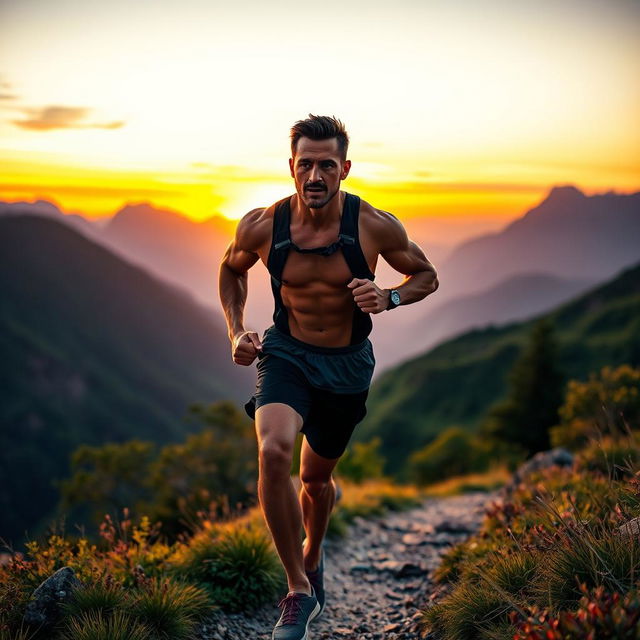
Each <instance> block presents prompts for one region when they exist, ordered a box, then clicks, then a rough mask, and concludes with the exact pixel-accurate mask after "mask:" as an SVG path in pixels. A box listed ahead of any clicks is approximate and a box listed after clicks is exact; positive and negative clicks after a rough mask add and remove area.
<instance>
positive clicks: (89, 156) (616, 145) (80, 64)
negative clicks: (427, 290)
mask: <svg viewBox="0 0 640 640" xmlns="http://www.w3.org/2000/svg"><path fill="white" fill-rule="evenodd" d="M0 24H1V25H2V27H1V31H2V37H1V38H0V199H1V200H6V201H13V200H20V199H27V200H32V199H34V198H47V199H51V200H53V201H55V202H56V203H57V204H58V205H59V206H61V207H62V208H63V209H65V210H67V211H80V212H82V213H84V214H86V215H89V216H92V217H97V216H103V215H107V214H112V213H114V212H115V211H116V210H117V209H118V208H120V207H121V206H122V205H123V204H124V203H126V202H128V201H141V200H148V201H150V202H153V203H154V204H157V205H159V206H166V207H171V208H174V209H176V210H179V211H181V212H183V213H184V214H185V215H188V216H190V217H192V218H194V219H204V218H207V217H209V216H211V215H213V214H216V213H221V214H223V215H226V216H228V217H232V218H237V217H239V216H241V215H242V214H243V213H245V212H246V211H247V210H249V209H251V208H253V207H255V206H259V205H266V204H269V203H270V202H272V201H274V200H276V199H278V198H280V197H283V196H285V195H287V194H288V193H291V192H292V183H291V179H290V177H289V175H288V167H287V158H288V157H289V140H288V131H289V127H290V126H291V124H292V123H293V122H294V121H295V120H298V119H301V118H304V117H306V116H307V114H308V113H309V112H311V113H320V114H329V115H332V114H334V115H336V116H338V117H339V118H341V119H342V120H343V121H344V122H345V123H346V125H347V129H348V131H349V133H350V136H351V140H352V142H351V146H350V153H349V156H350V158H351V160H352V162H353V168H352V172H351V176H350V177H349V179H348V180H347V182H345V183H344V188H345V189H346V190H348V191H352V192H355V193H358V194H359V195H361V196H363V197H364V198H366V199H367V200H369V201H370V202H371V203H372V204H373V205H374V206H377V207H380V208H383V209H387V210H389V211H392V212H394V213H396V214H398V215H399V216H400V217H403V218H409V217H411V216H420V215H423V216H427V217H429V218H430V219H431V220H432V221H433V225H434V230H435V232H436V235H437V234H440V235H439V237H438V239H439V240H440V241H442V242H449V241H453V240H457V239H460V237H461V236H463V235H464V234H465V233H468V230H470V229H472V228H473V229H474V230H476V229H489V228H497V227H498V226H501V225H503V224H504V223H505V222H506V221H507V220H509V219H512V218H514V217H516V216H518V215H521V214H522V213H523V212H524V210H526V209H527V208H529V207H531V206H534V205H535V204H536V203H537V202H539V201H540V199H541V198H542V197H544V194H545V193H546V192H547V191H548V190H549V188H550V187H551V186H553V185H554V184H567V183H571V184H575V185H576V186H578V187H579V188H581V189H582V190H583V191H585V192H586V193H589V194H591V193H598V192H604V191H608V190H616V191H622V192H631V191H637V190H639V189H640V118H639V117H638V114H640V2H638V1H634V0H627V1H621V0H618V1H609V2H602V1H600V0H599V1H591V0H571V1H569V0H553V1H552V0H536V1H529V0H526V1H525V0H510V1H503V0H485V1H478V0H473V1H471V0H469V1H462V0H449V1H442V2H440V1H430V0H423V1H406V0H397V1H396V2H393V3H391V2H376V1H375V0H367V1H366V2H365V1H363V2H360V1H350V2H334V1H332V0H330V1H325V2H321V3H313V4H310V3H304V2H296V3H293V2H280V3H263V2H235V3H230V2H224V3H222V2H215V1H211V0H138V1H137V2H130V1H128V0H111V1H110V2H104V1H100V2H97V1H94V0H82V1H80V0H57V1H56V0H21V1H20V2H3V3H1V4H0ZM465 229H466V230H467V231H465Z"/></svg>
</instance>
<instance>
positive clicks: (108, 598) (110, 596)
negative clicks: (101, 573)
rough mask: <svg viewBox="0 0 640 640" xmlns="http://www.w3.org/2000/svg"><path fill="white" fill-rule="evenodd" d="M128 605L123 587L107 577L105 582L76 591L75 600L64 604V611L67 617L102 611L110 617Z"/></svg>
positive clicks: (72, 599) (101, 581) (97, 582)
mask: <svg viewBox="0 0 640 640" xmlns="http://www.w3.org/2000/svg"><path fill="white" fill-rule="evenodd" d="M128 603H129V598H128V597H127V592H126V591H125V590H124V588H123V587H122V585H121V584H120V583H118V582H115V581H114V580H113V579H111V576H107V578H106V579H105V580H100V581H96V582H94V583H92V584H88V585H86V586H85V587H81V588H78V589H76V590H75V591H74V592H73V598H71V600H69V602H66V603H65V604H63V605H62V609H63V612H64V615H65V616H73V617H80V616H82V615H85V614H86V615H89V614H92V613H98V612H100V611H101V612H102V613H104V614H106V615H109V614H111V613H113V612H114V611H116V610H117V609H125V608H126V607H127V605H128Z"/></svg>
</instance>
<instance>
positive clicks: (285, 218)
mask: <svg viewBox="0 0 640 640" xmlns="http://www.w3.org/2000/svg"><path fill="white" fill-rule="evenodd" d="M292 197H293V196H289V197H287V198H283V199H282V200H279V201H278V202H277V203H276V208H275V212H274V214H273V238H272V241H271V248H270V250H269V258H268V260H267V269H268V270H269V273H270V274H271V290H272V291H273V298H274V301H275V310H274V312H273V323H274V325H275V326H276V327H277V328H278V329H279V330H280V331H282V332H283V333H285V334H286V335H289V336H290V335H291V332H290V330H289V318H288V315H287V309H286V307H285V306H284V304H283V303H282V296H281V295H280V289H281V287H282V272H283V271H284V265H285V263H286V261H287V257H288V256H289V250H290V249H293V250H294V251H297V252H298V253H314V254H319V255H323V256H330V255H332V254H333V253H335V252H336V251H337V250H338V249H342V255H343V256H344V259H345V261H346V263H347V266H348V267H349V269H350V270H351V274H352V275H353V277H354V278H366V279H367V280H373V279H374V278H375V274H373V273H371V270H370V269H369V265H368V264H367V260H366V258H365V257H364V253H363V252H362V248H361V246H360V241H359V238H358V216H359V213H360V198H359V197H358V196H354V195H352V194H350V193H345V199H344V208H343V211H342V217H341V218H340V232H339V234H338V240H337V241H336V242H334V243H332V244H330V245H328V246H326V247H314V248H313V249H301V248H300V247H298V246H297V245H296V244H295V243H294V242H293V241H292V240H291V229H290V224H291V198H292ZM353 307H354V309H353V324H352V330H351V343H350V344H359V343H360V342H362V341H363V340H365V339H366V338H367V336H368V335H369V334H370V333H371V330H372V328H373V323H372V322H371V316H370V314H368V313H365V312H364V311H362V310H361V309H360V307H358V305H357V304H356V303H355V301H354V302H353Z"/></svg>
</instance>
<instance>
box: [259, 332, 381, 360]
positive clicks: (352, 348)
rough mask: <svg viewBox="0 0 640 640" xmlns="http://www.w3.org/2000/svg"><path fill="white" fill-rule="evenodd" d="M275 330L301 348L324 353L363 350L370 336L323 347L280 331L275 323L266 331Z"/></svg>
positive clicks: (278, 334)
mask: <svg viewBox="0 0 640 640" xmlns="http://www.w3.org/2000/svg"><path fill="white" fill-rule="evenodd" d="M267 331H273V332H274V333H275V334H276V335H277V336H278V338H282V339H283V340H285V341H289V342H290V343H291V344H293V345H295V346H297V347H300V348H301V349H306V350H307V351H312V352H313V353H323V354H327V355H329V354H334V355H337V354H341V353H355V352H356V351H361V350H362V349H364V348H365V347H366V346H367V344H368V343H369V338H365V339H364V340H363V341H362V342H358V343H357V344H348V345H345V346H343V347H321V346H318V345H315V344H309V343H308V342H303V341H302V340H298V338H294V337H293V336H290V335H287V334H286V333H284V332H282V331H280V329H278V327H276V326H275V325H271V326H270V327H269V328H268V329H267V330H266V331H265V333H266V332H267Z"/></svg>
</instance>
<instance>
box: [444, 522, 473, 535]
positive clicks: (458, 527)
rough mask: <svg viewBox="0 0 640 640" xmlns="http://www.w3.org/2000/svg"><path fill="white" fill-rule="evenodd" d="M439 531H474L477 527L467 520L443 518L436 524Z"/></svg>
mask: <svg viewBox="0 0 640 640" xmlns="http://www.w3.org/2000/svg"><path fill="white" fill-rule="evenodd" d="M435 530H436V532H437V533H473V532H474V531H475V527H474V526H473V525H472V524H470V523H467V522H461V521H456V520H443V521H442V522H439V523H438V524H437V525H436V526H435Z"/></svg>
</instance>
